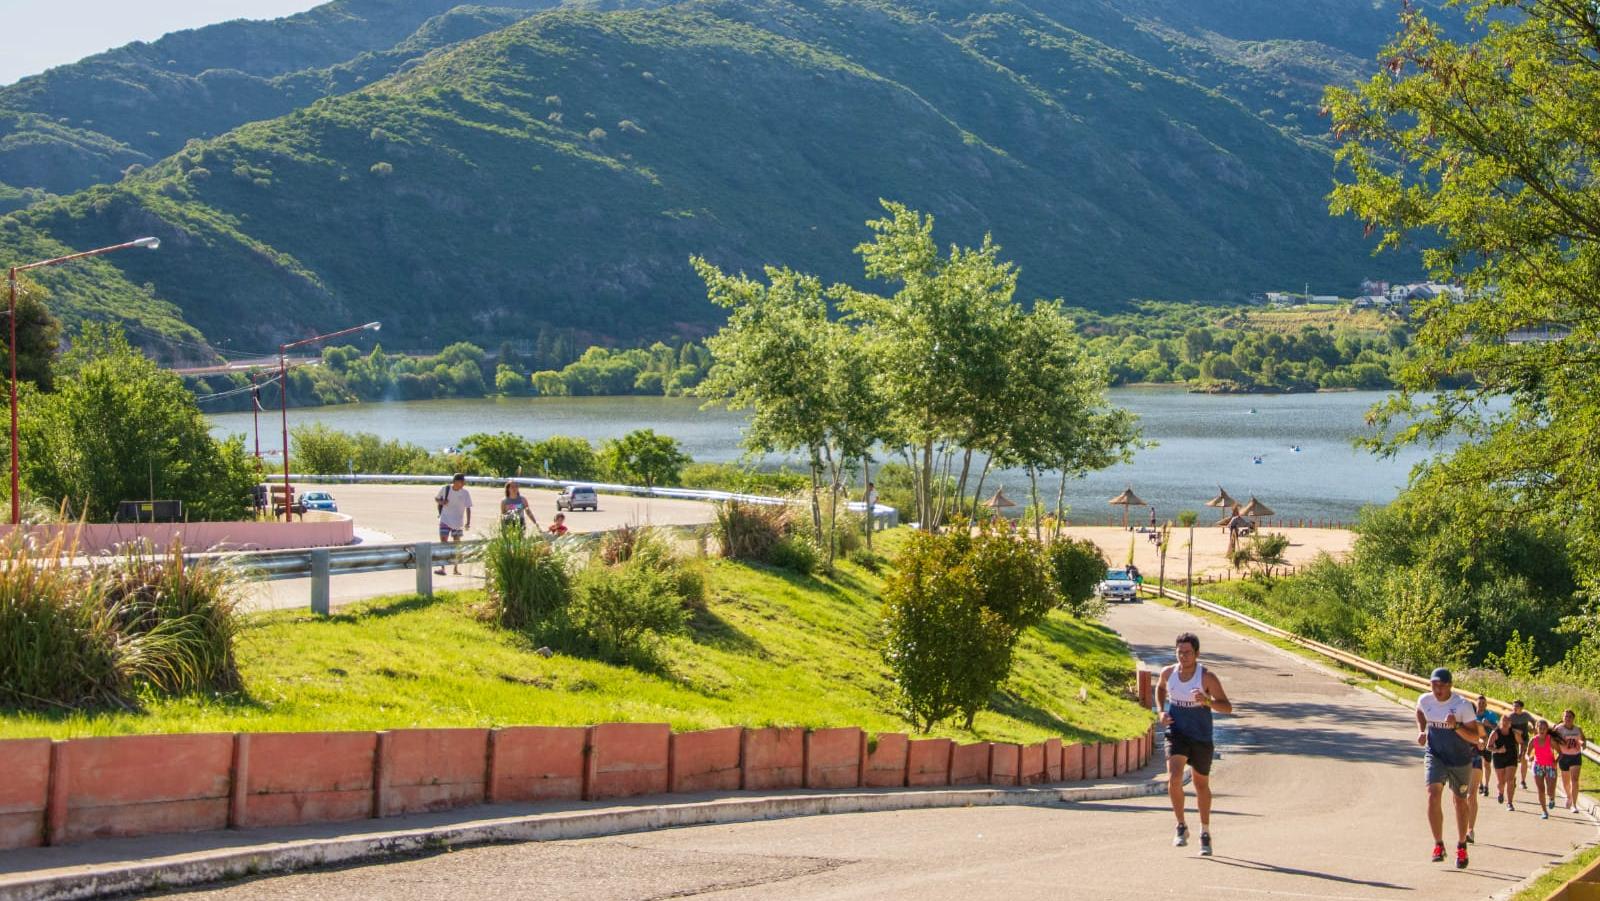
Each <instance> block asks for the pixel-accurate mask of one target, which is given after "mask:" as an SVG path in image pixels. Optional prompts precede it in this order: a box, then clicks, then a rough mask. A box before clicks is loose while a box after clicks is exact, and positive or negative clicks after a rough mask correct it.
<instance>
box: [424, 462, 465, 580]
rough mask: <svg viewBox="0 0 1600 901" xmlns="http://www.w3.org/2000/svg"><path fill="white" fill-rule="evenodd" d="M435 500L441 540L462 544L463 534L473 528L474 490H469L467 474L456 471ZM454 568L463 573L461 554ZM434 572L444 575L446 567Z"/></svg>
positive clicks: (456, 571) (459, 573) (457, 573)
mask: <svg viewBox="0 0 1600 901" xmlns="http://www.w3.org/2000/svg"><path fill="white" fill-rule="evenodd" d="M433 500H434V503H435V504H437V505H438V507H439V541H440V542H450V541H454V542H456V543H457V544H460V543H461V536H462V535H463V534H465V533H466V531H467V530H468V529H470V528H472V492H470V491H468V490H467V476H466V474H465V473H460V472H458V473H456V474H455V475H454V476H453V477H451V479H450V484H448V485H446V486H444V487H443V488H441V489H439V493H438V494H437V495H436V496H435V497H434V499H433ZM454 569H455V574H456V575H458V576H459V575H461V562H460V556H459V555H458V556H457V557H456V562H455V564H454ZM434 572H435V573H437V574H438V575H441V576H442V575H444V567H443V566H440V567H439V568H438V569H436V570H434Z"/></svg>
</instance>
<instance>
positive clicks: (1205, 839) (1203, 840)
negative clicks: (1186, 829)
mask: <svg viewBox="0 0 1600 901" xmlns="http://www.w3.org/2000/svg"><path fill="white" fill-rule="evenodd" d="M1200 856H1201V857H1210V856H1211V833H1209V832H1202V833H1200Z"/></svg>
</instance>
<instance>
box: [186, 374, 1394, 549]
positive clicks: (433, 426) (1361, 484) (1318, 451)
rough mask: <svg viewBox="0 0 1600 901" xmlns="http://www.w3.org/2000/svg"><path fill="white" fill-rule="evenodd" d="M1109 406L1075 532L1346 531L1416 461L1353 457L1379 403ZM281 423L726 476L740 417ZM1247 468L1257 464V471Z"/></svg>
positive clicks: (600, 411)
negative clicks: (1304, 525) (660, 463)
mask: <svg viewBox="0 0 1600 901" xmlns="http://www.w3.org/2000/svg"><path fill="white" fill-rule="evenodd" d="M1111 395H1112V399H1113V401H1114V402H1115V403H1118V404H1120V405H1122V406H1125V407H1128V408H1129V409H1131V410H1133V411H1134V412H1136V413H1138V414H1139V416H1140V419H1141V422H1142V425H1143V428H1144V434H1145V437H1146V438H1147V439H1150V440H1153V441H1155V442H1157V444H1158V446H1156V447H1153V448H1149V449H1146V450H1142V451H1140V452H1139V453H1138V454H1137V455H1136V457H1135V459H1134V461H1133V462H1132V463H1129V464H1126V465H1121V466H1117V467H1115V468H1113V469H1109V470H1106V471H1105V472H1099V473H1093V474H1091V475H1089V476H1088V477H1086V478H1084V479H1081V480H1077V481H1074V482H1071V483H1069V484H1068V486H1067V497H1068V500H1069V502H1070V503H1071V505H1072V508H1073V511H1074V516H1075V517H1076V518H1080V519H1081V518H1089V517H1099V516H1103V515H1104V514H1105V512H1106V511H1109V510H1112V509H1113V508H1110V507H1108V506H1106V500H1107V499H1109V498H1110V497H1111V496H1113V495H1114V494H1116V493H1118V492H1120V491H1121V490H1122V489H1123V487H1124V486H1127V485H1132V486H1133V490H1134V491H1135V492H1136V493H1137V494H1138V495H1139V496H1140V497H1141V498H1142V499H1143V500H1145V501H1146V502H1148V503H1151V504H1154V505H1155V507H1156V510H1157V512H1158V514H1160V515H1161V516H1162V517H1163V518H1165V517H1167V516H1169V515H1171V514H1172V513H1173V512H1174V511H1176V510H1180V509H1197V510H1198V509H1202V508H1201V505H1202V504H1203V503H1204V502H1205V501H1206V500H1209V499H1210V498H1211V497H1212V496H1213V495H1215V493H1216V489H1217V486H1218V485H1219V484H1220V485H1222V487H1224V488H1226V489H1227V490H1228V492H1229V493H1230V494H1232V495H1234V496H1235V497H1237V498H1239V499H1240V500H1241V501H1242V500H1244V499H1246V498H1247V497H1249V496H1250V495H1252V494H1253V495H1255V496H1257V497H1259V498H1260V499H1261V500H1262V501H1263V502H1265V503H1267V504H1268V505H1270V506H1271V507H1272V508H1273V509H1274V510H1276V511H1277V512H1278V514H1279V515H1281V516H1286V517H1308V518H1334V519H1342V520H1348V519H1352V518H1353V517H1354V516H1355V513H1356V511H1357V510H1358V509H1360V508H1361V507H1362V506H1363V505H1365V504H1372V503H1385V502H1387V501H1389V500H1392V499H1393V498H1394V496H1395V494H1396V493H1397V492H1398V491H1399V489H1400V487H1401V486H1402V485H1403V484H1404V483H1405V480H1406V477H1407V474H1408V473H1409V472H1410V469H1411V467H1412V466H1413V465H1414V464H1415V463H1417V462H1419V461H1421V460H1422V459H1423V458H1424V457H1425V456H1426V452H1425V451H1422V450H1412V451H1408V452H1407V453H1405V454H1403V455H1401V456H1400V457H1398V458H1396V459H1392V460H1382V459H1378V458H1376V457H1373V456H1372V455H1370V454H1367V453H1365V452H1362V451H1357V450H1355V449H1354V448H1353V447H1352V446H1351V439H1352V438H1353V437H1355V436H1356V435H1358V434H1360V433H1362V432H1363V431H1364V427H1363V418H1362V417H1363V414H1364V413H1365V412H1366V410H1367V408H1368V407H1370V406H1371V405H1372V404H1374V403H1375V402H1377V401H1378V400H1380V399H1381V398H1382V397H1383V395H1382V394H1381V393H1378V392H1349V393H1339V394H1295V395H1281V396H1210V395H1203V394H1189V393H1186V392H1183V391H1177V390H1172V389H1160V388H1150V389H1146V388H1122V389H1116V390H1114V391H1112V392H1111ZM212 421H213V422H214V423H215V431H216V432H217V433H218V434H219V435H220V434H229V433H243V434H244V435H245V436H246V439H247V442H248V441H249V440H250V439H251V435H252V432H251V428H252V426H251V417H250V414H248V413H229V414H224V415H219V416H214V417H212ZM289 422H290V425H291V426H294V425H299V424H304V423H311V422H323V423H326V424H327V425H328V426H329V427H330V428H336V429H343V430H345V431H361V432H376V433H378V434H380V435H382V436H384V437H386V438H398V439H400V440H403V441H408V442H411V443H414V444H420V445H422V446H423V447H427V448H430V449H435V450H436V449H440V448H444V447H448V446H450V445H453V444H455V443H457V442H458V441H459V440H460V439H461V438H462V437H463V436H465V435H469V434H471V433H473V432H483V431H487V432H498V431H510V432H516V433H519V434H522V435H524V436H526V437H528V438H530V439H539V438H543V437H547V436H549V435H580V436H583V437H585V438H588V439H589V440H590V441H593V442H596V443H598V442H599V441H601V440H603V439H606V438H615V437H619V436H621V435H623V434H625V433H626V432H629V431H631V430H633V429H636V428H642V427H649V428H654V429H655V430H656V431H658V432H661V433H663V434H667V435H671V436H673V437H674V438H677V439H678V440H679V441H680V442H681V443H682V445H683V447H684V449H685V450H686V451H687V452H688V453H689V454H690V455H692V456H693V457H694V458H695V459H696V460H706V461H714V462H726V461H732V460H736V459H738V457H739V454H740V449H739V446H738V442H739V434H740V429H741V428H742V426H743V423H744V417H743V416H742V415H741V414H737V413H729V412H728V411H726V410H720V409H712V410H702V409H701V408H700V402H699V401H698V400H694V399H690V398H659V397H596V398H588V397H584V398H576V397H575V398H495V399H484V400H435V401H412V402H397V403H383V404H360V405H351V406H343V407H318V408H313V409H304V410H290V411H289ZM261 427H262V434H261V449H262V451H263V452H270V453H276V452H277V451H278V449H279V445H280V441H279V437H278V434H279V420H278V416H277V414H276V412H275V411H274V412H272V413H267V414H262V417H261ZM1294 446H1299V448H1300V451H1299V452H1295V451H1294V450H1292V447H1294ZM1258 456H1259V457H1260V458H1261V462H1260V463H1256V462H1254V459H1255V458H1256V457H1258ZM997 481H998V483H1000V484H1003V485H1004V486H1005V489H1006V493H1007V495H1009V496H1010V497H1011V498H1012V499H1013V500H1016V501H1018V502H1019V503H1025V502H1026V496H1027V478H1026V476H1024V475H1022V474H1021V473H1004V474H1001V476H1000V477H999V479H998V480H997V479H996V477H995V476H994V474H991V475H990V477H989V480H988V481H987V482H986V483H985V489H984V490H985V493H988V492H989V491H990V490H991V486H994V485H996V483H997ZM1040 494H1041V496H1046V495H1047V496H1048V498H1049V499H1050V500H1051V501H1053V500H1054V497H1055V483H1054V482H1048V483H1046V484H1041V486H1040ZM1116 512H1120V508H1116ZM1139 512H1141V511H1135V513H1136V515H1137V514H1138V513H1139ZM1142 512H1143V514H1144V515H1145V516H1148V511H1142Z"/></svg>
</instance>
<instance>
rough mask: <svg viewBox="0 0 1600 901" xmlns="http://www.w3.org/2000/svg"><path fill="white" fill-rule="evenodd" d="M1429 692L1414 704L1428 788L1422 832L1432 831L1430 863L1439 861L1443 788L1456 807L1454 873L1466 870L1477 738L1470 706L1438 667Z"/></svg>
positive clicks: (1480, 736)
mask: <svg viewBox="0 0 1600 901" xmlns="http://www.w3.org/2000/svg"><path fill="white" fill-rule="evenodd" d="M1429 682H1430V683H1431V686H1430V690H1429V691H1427V692H1425V693H1424V694H1423V695H1422V697H1420V698H1418V699H1417V709H1416V714H1417V745H1418V746H1420V747H1422V748H1425V749H1426V753H1425V754H1424V755H1423V757H1422V761H1423V767H1424V770H1425V772H1426V776H1425V781H1426V783H1427V786H1428V828H1430V829H1431V830H1433V860H1434V862H1435V863H1437V862H1439V861H1441V860H1444V809H1443V807H1442V806H1441V805H1442V801H1443V796H1444V790H1445V788H1446V787H1449V789H1450V797H1451V799H1452V800H1453V801H1454V802H1455V808H1456V869H1466V867H1467V830H1468V829H1470V828H1471V823H1472V807H1471V800H1470V799H1471V798H1472V795H1471V792H1472V789H1473V788H1474V785H1473V781H1472V761H1473V758H1475V757H1477V756H1478V743H1479V742H1480V741H1482V739H1483V733H1482V731H1481V730H1480V727H1479V726H1478V723H1477V712H1476V711H1475V710H1474V709H1473V705H1472V702H1471V701H1469V700H1467V699H1466V698H1464V697H1462V696H1461V695H1458V694H1456V693H1455V689H1454V680H1453V678H1452V677H1451V675H1450V671H1449V670H1447V669H1445V668H1444V667H1442V666H1441V667H1439V668H1438V669H1436V670H1434V671H1433V675H1432V677H1431V678H1430V679H1429Z"/></svg>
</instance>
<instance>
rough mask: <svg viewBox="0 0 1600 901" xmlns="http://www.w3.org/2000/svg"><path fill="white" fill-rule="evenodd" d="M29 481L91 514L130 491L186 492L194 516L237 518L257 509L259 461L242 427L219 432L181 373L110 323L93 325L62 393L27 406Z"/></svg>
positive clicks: (98, 517) (135, 495)
mask: <svg viewBox="0 0 1600 901" xmlns="http://www.w3.org/2000/svg"><path fill="white" fill-rule="evenodd" d="M22 413H23V417H22V423H21V439H22V441H21V444H22V447H21V451H22V478H23V487H24V490H25V491H26V492H27V493H29V494H31V495H33V496H35V497H40V498H47V499H49V500H50V501H51V502H52V503H53V504H61V503H65V504H66V505H67V507H68V508H69V511H70V512H72V513H74V514H81V515H84V516H86V517H88V518H89V519H90V520H91V521H100V522H103V521H107V520H110V519H111V517H112V516H113V515H114V514H115V513H116V510H117V503H118V502H119V501H123V500H135V499H146V498H152V497H154V498H158V499H163V500H167V499H171V500H179V501H183V503H184V505H185V508H186V509H185V513H186V514H187V515H188V517H189V518H191V519H197V520H199V519H212V520H225V519H237V518H239V517H241V516H244V515H245V514H246V513H247V512H248V511H249V510H250V509H251V496H250V492H251V486H252V485H254V484H255V482H256V476H257V473H256V462H255V460H254V459H253V458H252V457H250V455H249V454H247V453H246V452H245V449H244V439H243V436H234V437H232V438H229V439H227V440H225V441H220V442H219V441H216V440H215V439H213V438H212V437H211V429H210V424H209V423H208V422H207V421H206V418H205V416H204V415H203V414H202V413H201V412H200V410H199V408H198V407H197V406H196V405H195V402H194V397H193V395H191V394H190V393H189V392H188V391H186V390H185V389H184V387H183V381H182V379H180V378H179V377H178V376H176V375H174V374H172V373H170V372H164V371H162V370H161V369H160V368H159V367H157V366H156V364H155V363H154V362H153V361H151V360H150V359H149V358H147V357H145V356H144V354H142V353H140V352H139V351H137V350H135V349H134V348H133V347H131V346H129V344H128V342H127V339H126V338H124V337H123V336H122V333H121V332H120V331H118V330H116V329H114V328H112V327H110V326H103V325H94V324H89V325H85V326H84V328H83V331H82V332H81V333H80V334H79V335H78V338H77V341H75V342H74V344H73V347H72V350H71V352H69V353H68V354H67V355H66V356H65V357H64V358H63V359H62V365H61V372H60V373H59V374H58V376H57V386H56V391H55V393H53V394H34V393H32V392H29V396H28V398H27V403H26V405H25V406H24V407H23V409H22Z"/></svg>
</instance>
